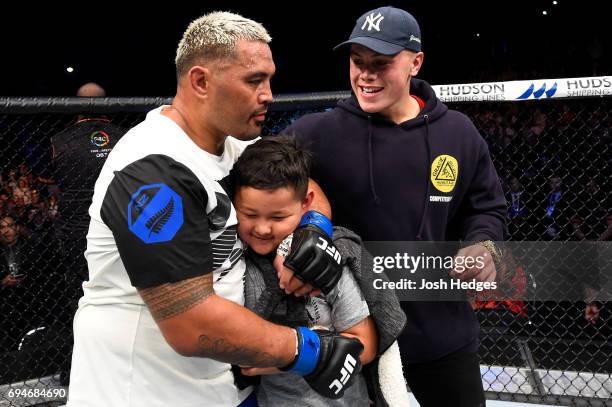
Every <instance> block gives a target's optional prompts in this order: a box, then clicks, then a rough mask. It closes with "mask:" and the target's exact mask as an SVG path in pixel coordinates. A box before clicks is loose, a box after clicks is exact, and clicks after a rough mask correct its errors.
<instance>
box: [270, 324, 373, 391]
mask: <svg viewBox="0 0 612 407" xmlns="http://www.w3.org/2000/svg"><path fill="white" fill-rule="evenodd" d="M295 331H296V332H297V337H298V353H297V355H296V357H295V360H294V361H293V363H291V364H290V365H289V366H287V367H285V368H281V370H284V371H287V372H292V373H295V374H298V375H300V376H304V380H306V383H308V384H309V385H310V387H312V388H313V390H315V391H316V392H317V393H319V394H321V395H322V396H324V397H327V398H330V399H339V398H341V397H342V396H343V395H344V391H345V390H346V389H347V388H349V387H350V386H351V385H352V384H353V382H354V380H355V378H356V377H357V376H358V375H359V372H360V371H361V361H360V360H359V355H361V352H363V345H362V344H361V342H360V341H359V340H358V339H355V338H347V337H344V336H340V335H338V334H335V333H333V332H330V331H324V330H314V331H313V330H310V329H308V328H304V327H298V328H296V330H295Z"/></svg>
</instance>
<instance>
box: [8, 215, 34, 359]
mask: <svg viewBox="0 0 612 407" xmlns="http://www.w3.org/2000/svg"><path fill="white" fill-rule="evenodd" d="M20 229H21V228H20V226H19V225H18V224H17V223H16V221H15V219H14V218H13V217H10V216H5V217H3V218H2V219H0V248H1V253H0V254H1V256H0V288H1V291H0V298H1V301H2V304H1V305H2V313H3V315H2V318H0V328H1V329H0V334H1V335H2V337H3V338H2V341H1V342H0V343H2V345H3V348H4V349H5V350H14V349H15V348H16V345H17V344H18V343H19V340H20V339H21V337H22V336H23V334H25V332H26V328H27V327H26V324H27V316H26V314H27V313H28V312H29V307H28V303H29V302H30V301H29V300H28V298H27V295H28V294H30V295H31V293H28V290H27V288H28V287H27V284H24V282H25V283H27V282H28V280H29V279H31V278H32V275H31V274H32V273H31V272H32V264H33V262H32V261H30V258H29V257H30V256H31V251H30V247H29V245H28V242H27V240H26V239H24V238H23V237H22V236H21V235H22V233H21V231H20Z"/></svg>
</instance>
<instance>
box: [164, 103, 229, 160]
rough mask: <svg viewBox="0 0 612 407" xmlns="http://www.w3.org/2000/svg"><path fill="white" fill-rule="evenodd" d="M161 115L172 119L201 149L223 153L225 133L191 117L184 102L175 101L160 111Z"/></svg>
mask: <svg viewBox="0 0 612 407" xmlns="http://www.w3.org/2000/svg"><path fill="white" fill-rule="evenodd" d="M161 114H162V115H164V116H166V117H168V118H169V119H171V120H172V121H174V122H175V123H176V124H177V125H178V126H179V127H180V128H181V129H182V130H183V131H184V132H185V134H187V136H189V138H190V139H191V140H193V142H194V143H195V144H196V145H197V146H198V147H200V148H201V149H202V150H204V151H206V152H208V153H210V154H214V155H221V154H223V149H224V146H225V138H226V137H227V136H226V135H222V134H217V133H218V132H216V131H214V130H212V129H208V128H206V125H205V124H204V123H202V122H201V121H198V120H195V119H193V117H194V115H193V114H192V113H191V112H190V110H189V109H187V108H186V106H185V104H183V103H181V102H180V101H177V100H176V98H175V101H174V102H173V103H172V105H171V106H169V107H167V108H165V109H164V110H162V112H161Z"/></svg>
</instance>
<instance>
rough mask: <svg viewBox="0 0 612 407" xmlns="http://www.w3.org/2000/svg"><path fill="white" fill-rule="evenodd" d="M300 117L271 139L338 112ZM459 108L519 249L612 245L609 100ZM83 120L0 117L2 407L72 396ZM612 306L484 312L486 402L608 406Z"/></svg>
mask: <svg viewBox="0 0 612 407" xmlns="http://www.w3.org/2000/svg"><path fill="white" fill-rule="evenodd" d="M292 106H293V107H287V108H285V107H283V110H282V111H279V110H275V109H272V111H271V112H270V114H269V117H268V120H267V121H266V123H265V126H264V131H263V133H264V135H270V134H276V133H278V132H279V131H281V130H282V129H283V128H285V127H286V126H287V125H288V124H290V123H291V122H292V121H294V120H295V119H297V118H299V117H300V116H302V115H303V114H306V113H310V112H314V111H322V110H325V109H328V108H330V106H333V103H332V102H331V101H327V102H326V103H321V104H320V105H319V106H318V107H316V108H311V107H310V106H312V102H310V103H309V105H308V106H309V108H308V110H302V109H301V108H300V103H299V100H297V101H296V103H294V104H293V105H292ZM450 107H451V108H454V109H457V110H460V111H462V112H464V113H466V114H467V115H468V116H470V117H471V118H472V119H473V121H474V123H475V125H476V126H477V128H478V129H479V131H480V133H481V134H482V136H483V137H484V138H485V139H486V141H487V142H488V145H489V149H490V152H491V156H492V158H493V161H494V163H495V166H496V168H497V171H498V174H499V176H500V179H501V181H502V185H503V188H504V191H505V193H506V196H507V200H508V208H509V209H508V226H509V234H510V239H511V240H517V241H527V240H529V241H539V240H547V241H573V240H596V239H601V238H602V237H603V239H607V240H611V239H612V238H611V237H610V236H609V235H607V233H610V232H611V230H612V229H611V228H612V204H611V202H610V191H609V188H610V182H609V179H610V176H611V175H612V174H611V169H612V154H611V148H612V134H611V133H610V129H611V128H612V115H611V113H610V112H611V110H610V99H609V98H608V99H605V98H602V99H573V100H561V101H534V102H521V103H495V104H494V103H471V104H470V103H462V104H450ZM89 108H91V106H89ZM55 109H58V107H57V106H55ZM59 109H60V110H61V107H60V108H59ZM137 110H138V109H134V108H133V106H132V108H131V109H130V110H129V111H130V113H110V114H109V113H107V114H106V115H105V116H106V117H107V118H108V119H110V121H111V122H112V123H113V124H116V125H117V126H120V127H122V128H124V129H129V128H130V127H132V126H134V125H135V124H137V123H139V122H140V121H142V120H143V119H144V113H143V112H144V111H146V110H147V109H146V107H145V105H144V104H143V106H142V108H141V111H140V112H138V111H137ZM54 111H56V110H54ZM90 113H96V115H99V114H98V113H97V112H90ZM78 119H79V116H77V114H72V113H64V114H62V113H38V114H35V113H31V110H24V112H23V113H19V112H15V111H14V109H13V110H12V111H11V113H3V114H0V139H1V144H0V146H1V147H0V158H1V162H2V171H3V172H2V184H1V185H0V214H1V215H2V220H3V221H5V220H6V219H8V218H6V216H8V215H10V216H11V219H13V221H14V223H15V226H12V225H6V224H4V225H2V226H3V227H2V234H3V236H5V235H7V236H8V234H10V233H12V232H10V231H8V232H7V228H12V230H13V233H15V234H16V235H18V239H19V241H20V242H21V243H22V246H23V249H22V251H23V253H21V254H20V256H18V257H19V258H18V260H17V263H19V262H21V264H19V265H18V266H19V267H21V269H22V270H21V271H19V270H18V273H20V272H22V271H23V270H25V271H24V273H25V276H24V277H23V278H22V280H21V281H20V283H19V284H17V285H11V284H10V281H8V280H6V278H5V277H6V275H8V274H10V272H11V271H14V270H13V269H10V268H9V265H10V264H15V262H16V260H15V258H14V255H13V258H11V259H10V260H7V259H8V256H10V253H9V252H8V251H7V250H6V249H7V247H8V245H7V244H5V243H4V240H3V255H4V258H3V259H2V262H3V263H2V264H3V267H4V269H2V270H1V272H2V273H3V274H2V275H1V276H0V278H3V280H2V286H1V288H0V301H1V303H0V304H1V311H2V316H1V321H2V322H1V329H0V366H2V367H3V368H2V369H0V406H26V405H39V404H40V405H47V406H53V405H59V404H60V403H62V402H63V401H65V399H66V391H67V387H66V386H67V384H68V376H69V369H70V358H71V350H72V332H71V329H72V328H71V327H72V318H73V315H74V312H75V310H76V307H77V301H78V298H79V296H80V293H81V289H80V283H81V279H80V278H79V275H78V272H77V271H78V270H79V268H82V267H83V264H82V263H81V262H82V247H81V246H79V245H78V244H74V245H72V242H75V241H77V240H78V239H83V238H84V233H85V232H84V231H79V232H78V233H77V234H79V233H80V234H82V236H81V235H78V236H72V237H68V238H67V237H66V235H65V233H64V234H62V233H61V231H60V228H59V227H58V220H59V219H63V218H62V217H66V213H65V212H64V211H63V210H62V209H63V206H64V204H65V201H63V200H62V196H63V195H62V192H64V191H62V190H61V188H60V185H62V184H65V182H63V181H66V180H62V179H58V177H57V175H56V174H54V166H53V161H52V146H51V144H52V143H51V138H52V137H53V136H54V135H55V134H57V133H59V132H60V131H62V130H63V129H65V128H67V127H69V126H71V125H73V124H74V123H75V122H76V121H77V120H78ZM74 171H75V174H80V176H86V177H92V178H94V179H95V178H96V177H97V174H96V173H85V174H84V175H83V169H82V168H78V167H76V168H74ZM558 191H561V194H560V196H558V194H557V192H558ZM89 193H91V191H90V192H89ZM553 201H554V207H555V208H554V209H553V211H552V213H551V210H550V206H551V203H552V202H553ZM63 220H64V222H65V221H66V219H63ZM5 223H6V222H5ZM11 262H12V263H11ZM585 300H587V299H586V298H585ZM611 305H612V304H609V303H607V302H590V301H589V302H588V303H587V302H580V303H575V302H515V303H491V302H483V303H480V304H478V305H477V314H478V316H479V318H480V320H481V324H482V333H481V344H482V345H481V350H480V354H481V370H482V376H483V385H484V386H485V390H486V391H487V397H488V398H492V399H502V400H517V401H523V402H548V403H551V404H563V405H568V404H569V405H592V406H596V405H609V404H608V403H609V400H610V398H611V394H612V378H611V372H612V360H611V359H612V358H611V357H610V355H611V350H612V341H611V324H610V321H611V316H612V315H611V311H610V307H611ZM593 313H598V316H599V318H598V319H597V320H596V321H595V322H591V321H589V320H588V319H587V318H586V316H587V315H591V316H592V315H593ZM591 319H592V318H591Z"/></svg>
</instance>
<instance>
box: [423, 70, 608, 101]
mask: <svg viewBox="0 0 612 407" xmlns="http://www.w3.org/2000/svg"><path fill="white" fill-rule="evenodd" d="M433 89H434V91H435V92H436V95H438V98H440V100H442V101H443V102H479V101H485V102H486V101H497V102H499V101H517V100H519V101H520V100H534V99H553V98H574V97H593V96H601V97H603V96H612V76H595V77H587V78H560V79H536V80H529V81H510V82H485V83H467V84H456V85H434V86H433Z"/></svg>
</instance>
